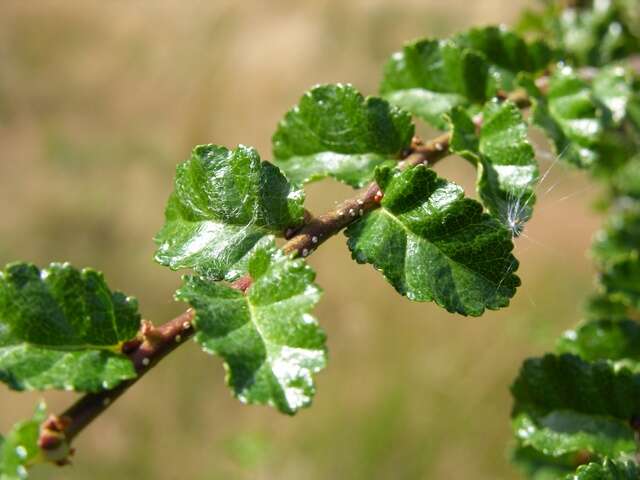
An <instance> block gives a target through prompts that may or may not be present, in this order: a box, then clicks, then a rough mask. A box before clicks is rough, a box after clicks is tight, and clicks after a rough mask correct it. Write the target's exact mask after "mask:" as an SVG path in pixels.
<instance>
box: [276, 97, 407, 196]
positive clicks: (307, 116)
mask: <svg viewBox="0 0 640 480" xmlns="http://www.w3.org/2000/svg"><path fill="white" fill-rule="evenodd" d="M413 132H414V127H413V124H412V123H411V116H410V115H409V114H408V113H407V112H404V111H402V110H400V109H398V108H397V107H394V106H392V105H390V104H389V103H388V102H387V101H385V100H383V99H381V98H377V97H367V98H364V97H363V96H362V95H361V94H360V93H359V92H358V91H357V90H356V89H355V88H353V87H352V86H351V85H341V84H337V85H321V86H318V87H315V88H313V89H312V90H310V91H308V92H307V93H305V94H304V95H303V97H302V98H301V99H300V103H299V104H298V105H297V106H295V107H294V108H293V109H292V110H290V111H289V112H287V114H286V115H285V117H284V119H283V120H282V121H281V122H280V123H279V124H278V129H277V131H276V133H275V135H274V136H273V154H274V158H275V160H274V161H275V163H276V165H278V166H279V167H280V168H281V169H282V170H283V171H284V172H285V173H286V175H287V177H288V178H289V179H290V180H291V181H293V182H296V183H306V182H310V181H313V180H317V179H320V178H323V177H326V176H332V177H335V178H336V179H338V180H340V181H342V182H344V183H346V184H348V185H351V186H353V187H361V186H362V185H364V184H365V183H367V182H369V181H371V179H372V178H373V171H374V170H375V168H376V166H378V165H380V164H381V163H383V162H385V161H394V162H395V161H397V159H398V157H399V156H400V153H401V152H402V151H403V150H404V149H406V148H407V147H409V146H410V144H411V139H412V137H413Z"/></svg>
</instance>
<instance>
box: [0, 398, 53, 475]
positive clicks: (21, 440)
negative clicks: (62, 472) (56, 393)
mask: <svg viewBox="0 0 640 480" xmlns="http://www.w3.org/2000/svg"><path fill="white" fill-rule="evenodd" d="M44 420H45V406H44V404H42V403H41V404H40V405H38V407H37V408H36V411H35V413H34V414H33V417H32V418H31V419H29V420H25V421H23V422H20V423H17V424H16V425H14V426H13V428H12V429H11V431H10V432H9V433H8V434H7V436H6V437H4V438H2V436H0V480H24V479H25V478H27V476H28V473H27V468H28V467H30V466H31V465H33V464H34V463H37V462H38V461H42V459H41V458H40V457H41V453H40V449H39V448H38V436H39V434H40V424H41V423H42V422H43V421H44Z"/></svg>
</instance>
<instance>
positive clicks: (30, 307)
mask: <svg viewBox="0 0 640 480" xmlns="http://www.w3.org/2000/svg"><path fill="white" fill-rule="evenodd" d="M139 327H140V314H139V313H138V302H137V301H136V300H135V299H133V298H130V297H126V296H125V295H123V294H122V293H120V292H111V290H109V288H108V287H107V284H106V283H105V281H104V278H103V276H102V274H101V273H98V272H96V271H94V270H90V269H85V270H82V271H78V270H76V269H75V268H73V267H71V266H70V265H69V264H66V263H65V264H57V263H53V264H51V265H50V266H49V268H46V269H43V270H42V271H40V270H38V268H37V267H35V266H33V265H30V264H26V263H13V264H9V265H8V266H7V267H6V268H5V269H4V271H2V272H0V380H2V381H3V382H5V383H6V384H8V385H9V386H10V387H11V388H14V389H16V390H25V389H26V390H34V389H36V390H41V389H50V388H55V389H62V388H64V389H67V390H80V391H90V392H95V391H99V390H102V389H107V388H113V387H115V386H116V385H118V384H119V383H120V382H122V381H123V380H127V379H130V378H134V377H135V376H136V372H135V369H134V368H133V364H132V362H131V361H130V360H129V359H128V358H127V357H126V356H124V355H122V354H121V353H119V352H120V349H121V346H122V343H123V342H125V341H128V340H131V339H132V338H134V337H135V336H136V334H137V332H138V330H139Z"/></svg>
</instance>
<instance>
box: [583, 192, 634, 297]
mask: <svg viewBox="0 0 640 480" xmlns="http://www.w3.org/2000/svg"><path fill="white" fill-rule="evenodd" d="M592 251H593V254H594V257H595V259H596V263H597V264H598V267H599V269H600V271H601V274H600V281H601V283H602V286H603V288H604V291H605V293H606V294H607V295H609V296H610V297H611V298H613V299H614V300H617V301H619V302H622V303H624V304H626V305H628V306H630V307H632V308H635V309H640V208H639V207H638V206H637V205H635V204H629V205H627V206H625V207H624V208H621V209H619V210H618V211H617V212H616V213H615V214H613V215H612V216H611V217H610V219H609V221H608V222H607V225H606V226H605V228H603V229H602V230H600V231H599V232H598V233H597V235H596V239H595V241H594V245H593V249H592Z"/></svg>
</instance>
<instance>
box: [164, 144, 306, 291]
mask: <svg viewBox="0 0 640 480" xmlns="http://www.w3.org/2000/svg"><path fill="white" fill-rule="evenodd" d="M303 201H304V194H303V192H302V191H301V190H298V189H296V188H294V187H292V186H291V185H290V184H289V183H288V181H287V179H286V178H285V177H284V176H283V175H282V173H280V171H279V170H278V168H277V167H275V166H274V165H272V164H270V163H268V162H262V161H260V157H259V156H258V153H257V152H256V151H255V150H254V149H253V148H249V147H245V146H242V145H241V146H239V147H238V148H236V149H235V150H228V149H226V148H224V147H219V146H216V145H200V146H198V147H196V148H194V150H193V152H192V154H191V158H190V159H189V160H187V161H186V162H184V163H181V164H180V165H178V167H177V169H176V179H175V190H174V192H173V193H172V194H171V197H170V198H169V203H168V204H167V209H166V212H165V217H166V222H165V225H164V226H163V227H162V230H160V232H159V233H158V234H157V235H156V238H155V241H156V243H157V244H158V250H157V252H156V256H155V258H156V261H158V262H159V263H161V264H162V265H166V266H169V267H170V268H172V269H174V270H177V269H180V268H193V269H194V270H195V271H196V272H198V273H199V274H201V275H203V276H205V277H207V278H210V279H214V280H221V279H227V280H233V279H235V278H237V277H238V276H239V275H240V273H241V272H242V271H243V270H244V265H245V263H246V259H247V255H249V254H250V252H251V251H252V250H253V249H254V248H256V245H257V244H264V243H265V241H266V240H264V237H266V236H268V235H270V234H272V233H275V234H280V233H283V232H284V231H285V230H286V229H287V228H288V227H295V226H297V225H300V224H301V223H302V221H303V217H304V208H303ZM267 243H268V242H267Z"/></svg>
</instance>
